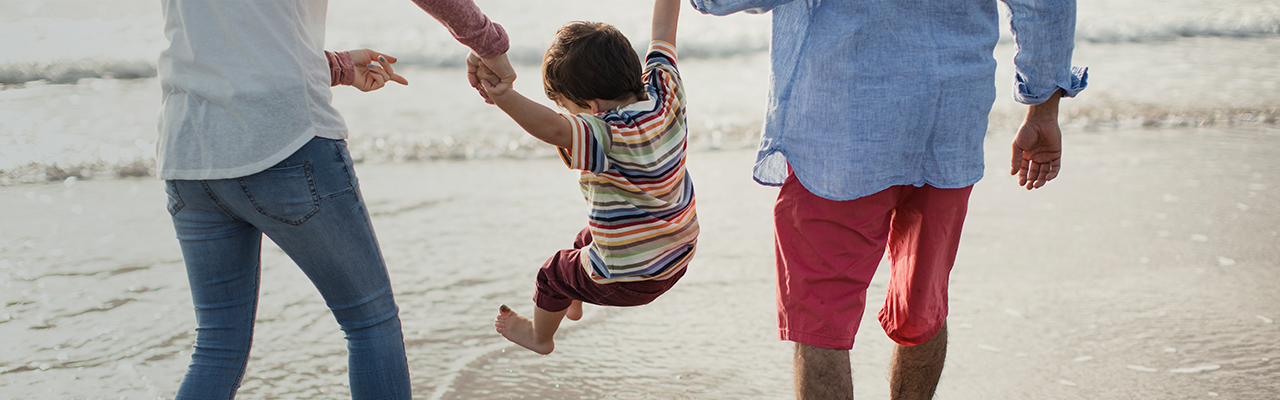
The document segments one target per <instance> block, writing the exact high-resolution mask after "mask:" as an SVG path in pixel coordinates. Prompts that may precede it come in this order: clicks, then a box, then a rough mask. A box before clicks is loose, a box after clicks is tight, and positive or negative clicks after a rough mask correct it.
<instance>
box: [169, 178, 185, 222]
mask: <svg viewBox="0 0 1280 400" xmlns="http://www.w3.org/2000/svg"><path fill="white" fill-rule="evenodd" d="M165 185H166V186H170V187H172V189H173V200H174V204H170V205H169V207H167V208H168V209H169V216H171V217H172V216H175V215H178V211H182V208H183V207H186V206H187V203H186V202H184V201H182V194H181V193H178V184H177V183H174V182H173V181H165Z"/></svg>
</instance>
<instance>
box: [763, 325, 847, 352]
mask: <svg viewBox="0 0 1280 400" xmlns="http://www.w3.org/2000/svg"><path fill="white" fill-rule="evenodd" d="M778 339H779V340H786V341H791V342H796V343H800V344H807V345H810V346H814V347H821V348H824V349H832V350H851V349H853V338H852V337H847V338H836V337H830V336H823V335H815V334H812V333H805V332H796V331H793V330H788V329H778Z"/></svg>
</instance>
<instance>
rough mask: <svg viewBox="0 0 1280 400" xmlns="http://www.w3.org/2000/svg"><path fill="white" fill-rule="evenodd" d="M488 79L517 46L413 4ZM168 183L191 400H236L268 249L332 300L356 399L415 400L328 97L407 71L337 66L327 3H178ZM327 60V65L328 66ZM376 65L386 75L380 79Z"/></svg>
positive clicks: (168, 87) (165, 125) (169, 15)
mask: <svg viewBox="0 0 1280 400" xmlns="http://www.w3.org/2000/svg"><path fill="white" fill-rule="evenodd" d="M415 3H417V4H418V5H419V6H420V7H421V8H422V9H423V10H425V11H427V12H428V13H430V14H431V15H432V16H434V17H435V18H436V19H437V20H439V21H441V23H443V24H444V25H445V26H447V27H448V28H449V29H450V32H453V33H454V35H455V37H457V38H458V39H459V41H461V42H462V43H463V44H465V45H467V46H468V47H470V48H471V49H472V50H473V51H474V53H475V54H477V55H479V56H480V57H481V58H483V60H484V63H485V65H487V66H489V67H490V68H494V67H495V66H497V68H498V69H502V70H504V71H505V73H504V77H503V81H504V82H507V83H509V82H510V81H512V80H514V79H515V74H514V72H512V70H511V68H510V64H509V63H507V60H506V56H505V52H506V51H507V46H508V44H507V36H506V33H505V32H504V31H503V29H502V27H501V26H499V25H498V24H496V23H492V22H490V21H489V19H488V18H487V17H486V16H485V15H484V14H483V13H481V12H480V10H479V9H478V8H477V7H476V6H475V4H474V3H472V0H434V1H431V0H415ZM162 4H163V10H164V14H165V36H166V37H167V38H168V39H169V46H168V48H166V49H165V50H164V51H163V52H162V53H161V55H160V60H159V64H158V66H159V73H160V80H161V90H162V91H163V107H162V110H161V113H160V119H159V134H160V135H159V136H160V138H159V145H158V157H157V160H158V167H159V168H158V169H159V175H160V178H161V179H164V180H165V188H166V192H167V193H168V196H169V207H168V208H169V213H170V214H171V215H172V217H173V224H174V229H175V230H176V232H177V237H178V240H179V243H180V245H181V247H182V254H183V258H184V259H185V261H186V267H187V276H188V280H189V281H190V284H191V294H192V299H193V303H194V305H195V310H196V321H197V325H198V327H197V329H196V344H195V351H194V352H193V353H192V355H191V366H190V368H189V369H188V371H187V374H186V377H185V378H184V379H183V381H182V384H181V387H180V389H179V391H178V396H177V397H178V398H179V399H187V398H217V399H228V398H232V397H234V396H235V393H236V390H237V388H238V387H239V385H240V381H241V379H242V378H243V375H244V371H245V364H246V363H247V362H248V358H249V347H250V344H251V342H252V336H253V322H254V315H255V313H256V308H257V298H258V284H259V276H260V273H259V272H260V250H261V243H262V235H263V234H266V235H267V236H270V237H271V239H272V240H273V241H274V242H275V243H276V244H278V245H279V246H280V248H281V249H283V250H284V251H285V252H286V253H287V254H288V255H289V257H290V258H292V259H293V260H294V262H296V263H297V264H298V266H299V267H300V268H301V269H302V270H303V272H305V273H306V275H307V277H309V278H310V279H311V282H312V283H313V284H314V285H315V286H316V288H317V289H319V291H320V294H321V295H322V296H323V297H324V299H325V302H326V304H327V305H328V306H329V308H330V309H331V310H332V312H333V315H334V317H335V318H336V319H337V321H338V324H339V325H340V326H341V327H342V330H343V331H344V332H345V334H346V339H347V348H348V350H349V359H348V363H349V368H348V370H349V379H350V383H351V392H352V397H353V398H357V399H360V398H379V399H382V398H388V399H391V398H395V399H408V398H410V385H409V371H408V363H407V361H406V357H405V351H404V339H403V335H402V334H401V332H400V319H399V317H398V309H397V307H396V304H395V300H394V298H393V296H392V292H391V283H390V279H389V277H388V275H387V268H386V265H385V264H384V262H383V259H382V254H381V251H380V250H379V248H378V242H377V238H376V237H375V235H374V231H373V226H372V224H371V223H370V221H369V214H368V211H367V210H366V208H365V205H364V202H363V198H362V196H361V194H360V189H359V185H358V184H357V181H356V176H355V171H354V170H353V169H352V164H353V163H352V160H351V157H350V156H349V155H348V153H347V149H346V142H345V140H344V139H345V138H346V137H347V129H346V125H345V123H344V122H343V120H342V117H341V116H339V115H338V112H337V111H336V110H334V108H333V107H332V105H331V104H330V102H331V94H330V91H329V90H330V89H329V87H330V86H334V85H338V84H350V85H353V86H355V87H357V88H359V89H360V90H363V91H370V90H377V89H379V88H381V87H382V86H383V85H385V84H386V82H387V81H396V82H399V83H401V84H407V83H408V82H406V81H405V80H404V78H403V77H400V76H399V75H396V74H395V73H394V72H393V70H392V66H391V64H392V63H394V62H395V59H394V58H392V57H390V56H385V55H382V54H379V53H377V52H374V51H371V50H355V51H351V52H344V53H336V54H335V53H328V52H325V51H324V50H323V48H322V46H323V43H324V22H325V18H326V16H325V13H326V10H327V3H326V2H325V1H317V0H273V1H262V0H218V1H199V0H165V1H164V2H163V3H162ZM326 59H327V60H326ZM375 63H376V64H375Z"/></svg>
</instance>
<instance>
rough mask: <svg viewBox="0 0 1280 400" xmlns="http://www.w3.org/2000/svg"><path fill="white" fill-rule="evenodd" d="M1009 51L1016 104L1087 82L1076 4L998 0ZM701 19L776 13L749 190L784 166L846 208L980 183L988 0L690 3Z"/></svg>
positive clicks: (994, 30)
mask: <svg viewBox="0 0 1280 400" xmlns="http://www.w3.org/2000/svg"><path fill="white" fill-rule="evenodd" d="M1001 1H1004V2H1005V3H1006V4H1008V5H1009V8H1010V10H1011V14H1012V28H1013V32H1014V39H1015V42H1016V43H1017V46H1018V54H1017V56H1016V57H1015V58H1014V64H1015V69H1016V72H1017V73H1016V76H1015V77H1014V85H1015V90H1014V99H1015V100H1017V101H1018V102H1020V103H1023V104H1039V103H1042V102H1044V101H1045V100H1047V99H1048V98H1049V97H1050V96H1051V95H1052V94H1053V93H1054V92H1055V91H1057V90H1058V89H1063V91H1064V94H1063V96H1064V97H1072V96H1075V95H1076V94H1077V93H1079V92H1080V91H1081V90H1082V89H1084V87H1085V86H1086V85H1087V77H1088V74H1087V72H1088V71H1087V69H1085V68H1075V67H1072V66H1071V52H1072V48H1073V41H1074V35H1075V14H1076V8H1075V1H1074V0H1001ZM691 2H692V3H693V6H694V8H696V9H698V10H699V11H701V12H703V13H705V14H715V15H727V14H732V13H735V12H739V11H745V12H748V13H764V12H769V11H772V12H773V39H772V40H773V42H772V43H771V46H770V58H771V60H772V66H771V70H770V79H769V80H770V85H771V86H770V88H769V100H768V105H767V107H766V116H765V126H764V132H763V135H762V137H761V140H760V150H759V154H758V155H757V156H756V165H755V179H756V181H757V182H760V183H762V184H765V185H771V186H779V185H781V184H782V182H783V180H784V179H786V177H787V175H788V171H787V170H788V165H790V167H791V169H792V170H793V171H794V173H795V174H796V177H797V178H798V179H799V180H800V182H801V183H803V184H804V186H805V187H806V188H807V189H809V191H811V192H813V193H814V194H817V195H819V196H822V197H824V198H828V199H831V200H852V199H856V198H859V197H863V196H867V195H870V194H873V193H876V192H879V191H881V190H884V189H886V188H888V187H890V186H894V185H914V186H922V185H926V184H927V185H931V186H934V187H938V188H959V187H965V186H969V185H972V184H974V183H977V182H978V180H980V179H981V178H982V172H983V154H982V142H983V137H984V135H985V133H986V130H987V116H988V114H989V113H990V112H991V105H992V102H993V101H995V97H996V89H995V69H996V61H995V58H994V57H993V56H992V52H993V50H994V49H995V46H996V42H997V41H998V40H999V39H1000V21H999V19H1000V17H999V12H998V10H997V8H996V7H997V5H998V4H997V2H996V0H969V1H956V0H952V1H938V0H825V1H824V0H691Z"/></svg>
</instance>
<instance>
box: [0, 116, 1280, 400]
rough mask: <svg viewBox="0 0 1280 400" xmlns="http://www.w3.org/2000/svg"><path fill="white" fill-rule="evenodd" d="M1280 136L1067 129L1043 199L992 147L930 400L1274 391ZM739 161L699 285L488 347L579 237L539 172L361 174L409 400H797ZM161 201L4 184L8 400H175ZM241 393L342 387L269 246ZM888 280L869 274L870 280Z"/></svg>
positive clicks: (865, 378) (487, 169)
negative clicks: (400, 341)
mask: <svg viewBox="0 0 1280 400" xmlns="http://www.w3.org/2000/svg"><path fill="white" fill-rule="evenodd" d="M1278 139H1280V131H1277V130H1275V129H1274V128H1271V129H1266V128H1260V127H1258V126H1254V125H1243V126H1239V127H1224V128H1215V129H1190V128H1184V129H1134V130H1116V131H1110V130H1109V131H1105V132H1101V133H1099V132H1080V131H1078V130H1077V131H1069V132H1067V141H1066V145H1067V148H1066V153H1065V157H1064V167H1063V175H1061V176H1060V177H1059V178H1058V179H1057V180H1055V181H1053V182H1052V183H1051V184H1050V185H1049V186H1047V187H1046V188H1044V189H1040V190H1037V191H1033V192H1026V191H1025V190H1021V189H1019V188H1018V187H1017V186H1016V185H1015V183H1014V182H1013V180H1012V178H1009V177H1007V175H1006V174H1007V169H1006V168H1007V167H1006V163H1007V154H1006V153H1007V152H1008V145H1007V142H1008V140H1009V137H1008V135H1007V134H994V135H993V136H992V137H991V138H990V139H989V140H988V147H987V152H988V154H987V160H988V170H987V178H985V179H984V180H983V181H982V182H981V183H979V184H978V186H977V188H976V189H975V190H974V193H973V198H972V200H971V206H970V214H969V218H968V221H967V224H966V228H965V236H964V238H963V242H962V248H961V252H960V254H959V256H958V261H957V265H956V270H955V273H954V274H953V280H952V302H951V317H950V319H949V323H950V327H951V329H950V331H951V347H950V349H949V354H948V361H947V367H946V370H945V372H944V374H943V379H942V383H941V385H940V387H939V398H948V399H990V398H1038V399H1076V398H1094V399H1128V398H1162V399H1193V398H1224V399H1225V398H1234V399H1259V398H1268V397H1269V396H1274V394H1275V393H1280V340H1277V339H1278V338H1280V325H1278V324H1277V323H1276V322H1275V321H1276V320H1277V319H1280V292H1278V291H1276V290H1275V285H1276V283H1277V282H1280V210H1278V209H1277V206H1280V201H1278V200H1277V198H1278V197H1277V194H1278V192H1277V191H1278V190H1280V157H1277V156H1280V140H1278ZM752 157H753V152H752V151H749V150H725V151H697V152H694V153H692V154H691V160H690V170H691V172H692V173H693V174H694V175H693V178H694V181H695V184H696V185H697V188H698V196H699V206H700V207H699V214H700V218H701V222H702V226H703V236H702V238H701V241H700V244H701V246H700V249H699V253H698V255H697V257H696V258H695V261H694V263H693V265H692V266H691V269H690V271H689V273H688V275H687V276H686V277H685V278H684V280H682V281H681V283H680V284H678V285H677V286H676V288H675V289H673V290H672V291H671V292H670V293H668V294H667V295H666V296H664V297H663V298H661V299H659V300H658V301H657V302H655V303H654V304H651V305H649V306H645V307H638V308H627V309H618V308H612V309H604V308H598V307H588V308H587V310H586V317H585V318H583V320H582V321H579V322H566V323H565V325H564V328H562V334H561V336H560V337H559V338H558V342H557V349H556V352H555V353H553V354H552V355H550V356H545V357H544V356H537V355H535V354H534V353H532V352H528V351H526V350H523V349H521V348H519V347H517V346H514V345H510V344H509V343H507V342H506V341H505V340H503V339H502V338H501V336H499V335H498V334H497V333H495V332H493V331H492V318H493V315H494V314H495V313H496V308H497V306H498V304H502V303H506V304H509V305H511V306H512V307H513V308H515V309H516V310H517V311H526V312H527V311H528V310H529V309H530V308H531V307H532V302H531V301H530V299H529V298H530V295H531V293H532V288H533V276H534V273H535V270H536V268H537V266H538V265H540V264H541V262H542V261H543V260H544V259H545V258H546V257H547V256H549V255H550V254H551V253H552V252H553V251H554V250H556V249H558V248H561V247H563V246H565V245H566V244H567V243H568V242H569V240H571V238H572V236H573V234H574V233H576V232H577V230H578V229H580V228H581V226H582V224H583V223H584V222H585V217H584V210H585V205H583V204H582V201H581V197H580V194H579V193H578V191H577V188H576V185H575V182H574V175H573V173H571V172H567V171H565V170H563V169H562V167H561V166H560V165H559V162H558V161H557V160H555V159H550V158H543V159H532V160H505V159H493V160H483V161H459V162H431V163H420V164H416V163H403V164H371V165H361V166H359V167H358V171H359V172H360V174H361V175H360V177H361V179H362V181H361V183H362V186H363V190H364V193H365V196H366V198H367V199H368V200H369V204H370V208H371V210H372V212H373V214H374V217H373V218H374V224H375V225H376V227H377V229H378V233H379V237H380V240H381V242H382V244H383V250H384V253H385V255H386V258H387V261H388V264H389V265H390V268H391V269H392V277H393V283H394V285H395V288H396V291H397V299H398V301H399V303H400V305H401V310H402V311H401V316H402V319H403V321H404V327H405V334H406V338H407V344H406V345H407V348H408V352H409V358H410V365H411V368H412V374H413V379H414V387H415V392H416V394H417V397H419V398H428V399H433V398H434V399H506V398H547V399H579V398H586V399H596V398H619V399H785V398H790V397H791V396H792V387H791V381H790V362H791V345H790V344H789V343H785V342H779V341H777V339H776V333H775V328H774V326H775V325H774V320H773V318H774V317H773V286H772V281H773V262H772V260H773V255H772V231H771V225H770V219H769V212H770V210H771V206H772V201H773V198H774V196H775V195H776V190H775V189H771V188H766V187H761V186H758V185H756V184H755V183H754V182H752V181H751V179H750V172H749V171H750V165H751V160H752ZM163 196H164V195H163V191H162V190H161V185H160V183H159V182H158V181H156V180H154V179H148V178H140V179H123V180H112V179H107V180H84V181H71V182H63V183H53V184H39V185H21V186H9V187H0V209H4V210H9V212H7V213H6V214H5V216H4V219H3V222H2V225H0V305H3V308H0V337H4V338H5V340H4V341H3V344H0V399H36V398H50V399H53V398H58V399H61V398H91V399H97V398H103V399H106V398H111V399H115V398H129V399H132V398H157V397H161V398H169V397H172V395H173V392H174V390H176V388H177V384H178V381H179V379H180V378H181V375H182V373H183V371H184V370H185V366H186V364H187V362H188V361H189V356H190V345H191V343H192V341H193V339H194V335H193V331H192V328H193V327H194V317H193V315H192V313H191V311H190V299H189V295H188V293H187V285H186V279H185V275H184V272H183V267H182V264H181V258H180V255H179V252H178V246H177V243H176V240H174V239H173V231H172V228H171V226H170V225H169V221H168V218H167V216H166V215H165V213H164V211H163V210H164V209H163V204H164V199H163ZM263 258H264V271H263V278H262V279H263V287H262V300H261V301H260V309H259V323H258V327H257V331H256V339H255V343H254V354H253V358H252V360H251V361H250V366H249V371H248V373H247V375H246V379H245V382H244V386H243V388H242V389H241V392H240V393H241V397H242V398H345V397H348V391H347V388H346V386H345V382H346V377H345V358H346V356H345V347H344V344H343V342H342V339H341V337H342V336H341V333H340V331H339V330H338V329H337V326H336V324H335V323H334V322H333V321H332V318H331V317H330V316H329V315H328V313H327V310H326V309H325V308H324V305H323V302H322V300H321V299H320V298H319V296H318V295H317V294H316V293H315V290H314V289H312V288H311V286H310V284H309V283H307V282H306V279H305V277H304V276H303V275H302V274H301V273H300V272H299V271H298V270H297V268H296V267H294V266H293V265H292V264H291V262H289V261H288V259H287V257H285V256H284V255H283V253H282V252H280V251H279V250H277V249H275V248H274V246H272V245H270V244H269V242H268V245H267V246H266V247H265V248H264V256H263ZM886 269H887V268H882V272H884V271H885V270H886ZM884 278H885V277H884V276H883V274H881V276H878V277H877V280H876V281H875V283H874V284H873V287H872V290H871V292H870V293H869V296H868V303H869V304H871V305H873V306H872V307H870V309H868V310H867V313H868V316H869V317H868V318H864V321H867V322H868V324H864V326H863V329H862V330H861V331H860V332H859V336H858V344H857V345H856V347H855V349H854V351H853V353H852V354H853V364H854V370H855V372H854V373H855V390H856V394H857V396H858V397H860V398H884V397H885V396H886V395H887V380H886V366H887V362H888V355H889V352H890V351H891V342H890V341H889V340H888V339H887V338H885V337H884V335H883V333H882V332H881V331H880V329H879V327H878V326H876V325H875V324H874V322H872V321H874V318H871V317H870V316H871V315H873V313H874V312H875V311H876V307H874V305H876V304H879V303H880V302H882V301H883V288H884V282H885V281H884Z"/></svg>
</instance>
